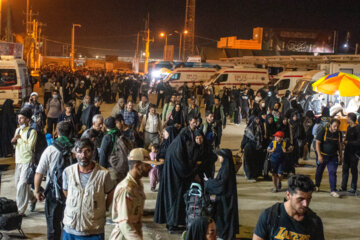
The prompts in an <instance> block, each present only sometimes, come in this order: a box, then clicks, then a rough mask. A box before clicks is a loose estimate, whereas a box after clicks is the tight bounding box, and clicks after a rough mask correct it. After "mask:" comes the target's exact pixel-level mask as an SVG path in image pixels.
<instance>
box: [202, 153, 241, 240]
mask: <svg viewBox="0 0 360 240" xmlns="http://www.w3.org/2000/svg"><path fill="white" fill-rule="evenodd" d="M216 155H217V156H218V161H219V162H220V163H221V168H220V170H219V173H218V175H217V176H216V178H215V179H205V191H206V192H207V193H209V194H211V195H216V198H215V209H216V210H215V211H216V213H215V222H216V229H217V232H218V237H219V238H221V239H224V240H233V239H235V237H236V234H237V233H239V215H238V214H239V212H238V202H237V189H236V172H235V167H234V161H233V157H232V153H231V151H230V149H221V150H218V151H216Z"/></svg>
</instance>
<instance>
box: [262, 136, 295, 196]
mask: <svg viewBox="0 0 360 240" xmlns="http://www.w3.org/2000/svg"><path fill="white" fill-rule="evenodd" d="M274 137H275V140H274V141H272V142H271V143H270V145H269V146H268V148H267V152H268V153H271V155H270V169H271V173H272V179H273V183H274V188H273V189H272V192H274V193H275V192H278V191H279V190H280V189H281V180H282V177H283V176H282V174H283V162H284V159H285V153H287V150H286V147H287V146H286V142H285V141H284V140H283V139H284V133H283V132H282V131H278V132H276V133H275V134H274ZM289 151H290V149H289Z"/></svg>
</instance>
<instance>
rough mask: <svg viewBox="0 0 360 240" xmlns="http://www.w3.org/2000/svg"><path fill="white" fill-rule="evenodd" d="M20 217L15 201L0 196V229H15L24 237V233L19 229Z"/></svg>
mask: <svg viewBox="0 0 360 240" xmlns="http://www.w3.org/2000/svg"><path fill="white" fill-rule="evenodd" d="M22 218H23V216H22V215H20V214H19V213H18V209H17V206H16V202H15V201H13V200H11V199H7V198H4V197H2V198H0V230H4V231H11V230H15V229H17V230H18V231H19V233H20V235H21V237H22V238H25V234H24V232H23V230H22V229H21V223H22ZM1 235H2V234H1Z"/></svg>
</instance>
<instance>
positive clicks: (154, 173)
mask: <svg viewBox="0 0 360 240" xmlns="http://www.w3.org/2000/svg"><path fill="white" fill-rule="evenodd" d="M158 150H159V145H158V144H154V145H152V146H151V152H150V154H149V155H150V159H151V160H152V161H156V153H157V152H158ZM152 167H153V168H152V169H151V171H150V173H149V178H150V188H151V191H152V192H156V190H155V189H156V185H157V184H158V183H159V180H160V174H159V169H158V168H157V166H155V165H152Z"/></svg>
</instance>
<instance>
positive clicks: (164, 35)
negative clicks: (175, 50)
mask: <svg viewBox="0 0 360 240" xmlns="http://www.w3.org/2000/svg"><path fill="white" fill-rule="evenodd" d="M160 37H161V38H163V37H165V46H164V59H165V58H166V49H167V37H168V35H167V34H166V33H163V32H162V33H160Z"/></svg>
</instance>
